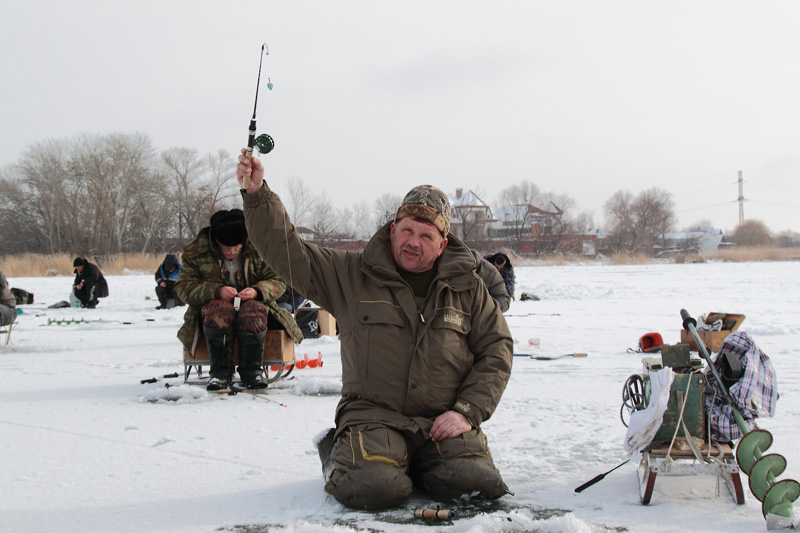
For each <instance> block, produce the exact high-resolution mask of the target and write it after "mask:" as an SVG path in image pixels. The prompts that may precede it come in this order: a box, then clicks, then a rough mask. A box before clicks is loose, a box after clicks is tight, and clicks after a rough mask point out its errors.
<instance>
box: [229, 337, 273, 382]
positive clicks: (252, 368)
mask: <svg viewBox="0 0 800 533" xmlns="http://www.w3.org/2000/svg"><path fill="white" fill-rule="evenodd" d="M236 336H237V338H238V339H239V377H241V378H242V384H243V385H244V386H245V387H247V388H248V389H265V388H267V382H265V381H264V380H263V379H262V374H263V369H262V368H261V360H262V358H263V356H264V339H265V338H266V337H267V330H264V331H262V332H261V333H250V332H247V331H240V332H238V333H237V334H236Z"/></svg>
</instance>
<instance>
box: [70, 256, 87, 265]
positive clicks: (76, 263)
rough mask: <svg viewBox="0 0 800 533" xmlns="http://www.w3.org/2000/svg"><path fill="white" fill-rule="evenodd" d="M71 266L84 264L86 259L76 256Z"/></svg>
mask: <svg viewBox="0 0 800 533" xmlns="http://www.w3.org/2000/svg"><path fill="white" fill-rule="evenodd" d="M72 266H74V267H80V266H86V259H82V258H80V257H76V258H75V261H73V262H72Z"/></svg>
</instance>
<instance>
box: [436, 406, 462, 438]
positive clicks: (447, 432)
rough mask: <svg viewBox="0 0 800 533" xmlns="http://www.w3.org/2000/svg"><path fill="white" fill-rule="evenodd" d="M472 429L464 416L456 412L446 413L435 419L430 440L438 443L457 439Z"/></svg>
mask: <svg viewBox="0 0 800 533" xmlns="http://www.w3.org/2000/svg"><path fill="white" fill-rule="evenodd" d="M470 429H472V424H470V423H469V420H468V419H467V417H466V416H464V415H462V414H461V413H459V412H456V411H446V412H444V413H442V414H441V415H439V416H437V417H436V420H434V421H433V426H431V431H430V435H431V440H433V441H440V440H444V439H448V438H450V437H458V436H459V435H461V434H462V433H464V432H466V431H469V430H470Z"/></svg>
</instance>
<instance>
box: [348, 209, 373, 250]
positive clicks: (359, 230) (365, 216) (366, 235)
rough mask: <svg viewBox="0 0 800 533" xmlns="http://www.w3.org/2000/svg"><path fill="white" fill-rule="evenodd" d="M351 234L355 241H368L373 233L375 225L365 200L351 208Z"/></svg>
mask: <svg viewBox="0 0 800 533" xmlns="http://www.w3.org/2000/svg"><path fill="white" fill-rule="evenodd" d="M351 217H352V218H351V220H352V233H353V236H354V237H355V238H356V239H360V240H365V241H366V240H368V239H370V238H371V237H372V235H373V234H374V233H375V223H374V219H373V217H372V210H371V209H370V207H369V203H368V202H367V201H366V200H361V201H360V202H358V203H356V204H355V205H354V206H353V209H352V211H351Z"/></svg>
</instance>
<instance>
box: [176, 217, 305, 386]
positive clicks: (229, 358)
mask: <svg viewBox="0 0 800 533" xmlns="http://www.w3.org/2000/svg"><path fill="white" fill-rule="evenodd" d="M284 290H286V285H285V284H284V283H283V281H281V279H280V278H278V276H277V275H276V274H275V272H273V271H272V269H270V268H269V267H268V266H267V264H266V263H265V262H264V261H263V260H262V259H261V258H260V257H259V256H258V253H256V250H255V248H254V247H253V245H252V244H250V243H249V242H248V240H247V229H246V228H245V224H244V213H243V212H242V210H241V209H231V210H230V211H227V210H224V209H223V210H221V211H217V212H216V213H214V214H213V215H212V216H211V225H210V226H207V227H205V228H202V229H201V230H200V233H198V234H197V237H196V238H195V240H194V241H192V242H191V243H190V244H189V245H187V246H186V248H185V249H184V251H183V266H182V267H181V272H180V275H179V276H178V281H177V283H176V284H175V292H176V293H177V294H178V297H179V298H180V299H181V300H182V301H184V302H186V303H187V304H188V305H189V309H187V310H186V314H185V315H184V323H183V326H182V327H181V328H180V330H178V338H179V339H180V340H181V342H183V345H184V346H185V347H186V349H187V350H188V351H189V352H192V353H193V347H194V346H195V344H196V342H197V338H198V336H199V331H198V325H200V326H201V327H202V328H203V333H204V334H205V337H206V345H207V347H208V354H209V356H210V357H211V370H210V371H209V374H210V376H211V379H210V380H209V382H208V385H207V386H206V388H207V389H208V390H212V391H215V390H221V389H225V388H228V387H229V386H230V383H231V379H232V377H233V371H234V365H233V350H234V338H236V339H238V340H239V368H238V371H239V377H240V378H241V380H242V384H243V385H244V386H246V387H247V388H249V389H263V388H265V387H266V386H267V383H266V382H264V381H263V379H262V372H263V369H262V367H261V361H262V358H263V354H264V339H265V338H266V336H267V329H285V330H286V331H287V332H288V334H289V336H290V337H291V338H292V339H293V340H294V341H295V342H300V341H301V340H302V339H303V335H302V333H300V330H299V328H298V327H297V324H295V322H294V319H293V318H292V316H291V314H289V313H288V312H286V310H285V309H282V308H280V307H278V305H277V304H276V303H275V299H276V298H277V297H279V296H280V295H281V294H283V292H284ZM198 322H199V324H198Z"/></svg>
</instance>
